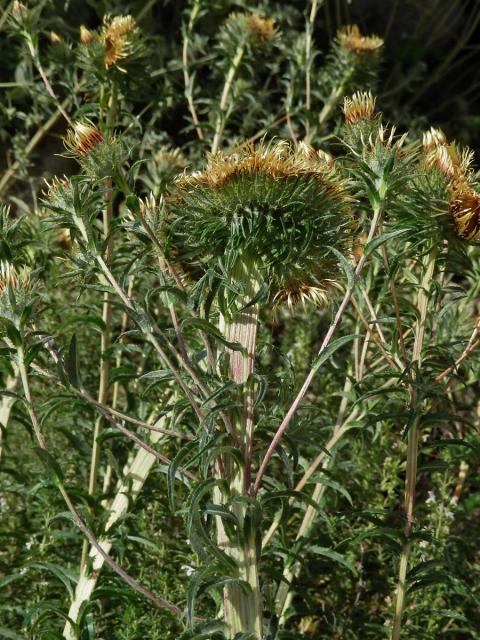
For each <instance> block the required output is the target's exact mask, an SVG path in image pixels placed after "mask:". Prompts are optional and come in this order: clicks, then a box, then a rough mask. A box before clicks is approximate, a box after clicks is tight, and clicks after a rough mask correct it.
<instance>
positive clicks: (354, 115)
mask: <svg viewBox="0 0 480 640" xmlns="http://www.w3.org/2000/svg"><path fill="white" fill-rule="evenodd" d="M375 102H376V98H374V97H373V96H372V94H371V92H370V91H368V92H366V91H358V92H357V93H354V94H353V95H352V97H351V98H345V99H344V101H343V113H344V115H345V120H346V121H347V122H348V124H351V125H354V124H357V122H359V121H361V120H371V119H372V118H373V116H374V115H375Z"/></svg>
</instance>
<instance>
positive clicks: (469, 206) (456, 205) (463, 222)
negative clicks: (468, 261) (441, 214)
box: [450, 182, 480, 240]
mask: <svg viewBox="0 0 480 640" xmlns="http://www.w3.org/2000/svg"><path fill="white" fill-rule="evenodd" d="M450 214H451V216H452V219H453V224H454V227H455V231H456V233H457V234H458V235H459V236H460V238H463V239H464V240H478V239H479V238H480V194H479V193H477V192H476V191H475V190H474V189H473V188H472V187H470V186H469V185H467V184H466V183H462V182H460V183H459V184H458V185H455V186H454V187H453V188H452V200H451V203H450Z"/></svg>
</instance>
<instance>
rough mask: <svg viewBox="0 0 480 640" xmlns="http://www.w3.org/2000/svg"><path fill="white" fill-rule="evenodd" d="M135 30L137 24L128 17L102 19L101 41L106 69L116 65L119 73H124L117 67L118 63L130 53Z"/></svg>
mask: <svg viewBox="0 0 480 640" xmlns="http://www.w3.org/2000/svg"><path fill="white" fill-rule="evenodd" d="M137 29H138V27H137V23H136V22H135V20H134V18H133V17H132V16H130V15H127V16H116V17H114V18H111V17H110V16H106V17H105V18H104V21H103V28H102V33H101V39H102V41H103V43H104V49H105V55H104V64H105V67H106V68H107V69H108V68H109V67H111V66H112V65H117V68H118V69H119V70H120V71H125V69H122V68H121V67H119V66H118V62H119V61H120V60H122V59H123V58H126V57H127V56H129V55H130V53H131V52H132V36H133V35H134V34H135V32H136V31H137Z"/></svg>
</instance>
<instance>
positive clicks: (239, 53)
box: [211, 42, 245, 154]
mask: <svg viewBox="0 0 480 640" xmlns="http://www.w3.org/2000/svg"><path fill="white" fill-rule="evenodd" d="M244 53H245V44H244V43H243V42H241V43H240V44H239V45H238V47H237V50H236V52H235V55H234V57H233V60H232V64H231V65H230V68H229V70H228V73H227V77H226V80H225V85H224V87H223V91H222V96H221V98H220V105H219V110H220V113H219V114H218V116H217V122H216V125H215V134H214V136H213V143H212V149H211V153H212V154H215V153H217V151H218V149H219V147H220V141H221V139H222V134H223V130H224V128H225V124H226V121H227V113H226V112H227V106H228V99H229V97H230V91H231V90H232V85H233V81H234V79H235V76H236V75H237V71H238V67H239V66H240V63H241V61H242V58H243V54H244Z"/></svg>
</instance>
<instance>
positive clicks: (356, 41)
mask: <svg viewBox="0 0 480 640" xmlns="http://www.w3.org/2000/svg"><path fill="white" fill-rule="evenodd" d="M337 40H338V42H339V44H340V46H341V47H342V48H343V49H346V50H348V51H352V52H353V53H355V54H357V55H365V54H366V55H368V54H371V53H375V52H376V51H378V50H379V49H381V48H382V47H383V40H382V38H379V37H378V36H364V35H362V33H361V32H360V29H359V28H358V26H357V25H356V24H353V25H348V26H346V27H343V29H340V30H339V31H338V32H337Z"/></svg>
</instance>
